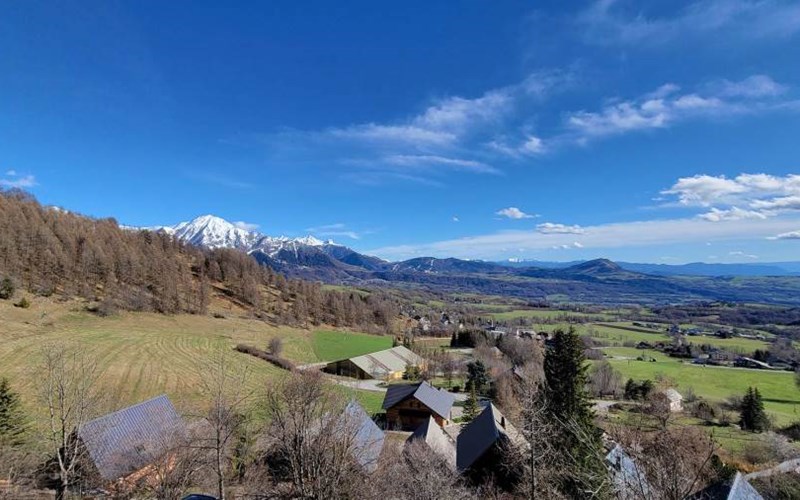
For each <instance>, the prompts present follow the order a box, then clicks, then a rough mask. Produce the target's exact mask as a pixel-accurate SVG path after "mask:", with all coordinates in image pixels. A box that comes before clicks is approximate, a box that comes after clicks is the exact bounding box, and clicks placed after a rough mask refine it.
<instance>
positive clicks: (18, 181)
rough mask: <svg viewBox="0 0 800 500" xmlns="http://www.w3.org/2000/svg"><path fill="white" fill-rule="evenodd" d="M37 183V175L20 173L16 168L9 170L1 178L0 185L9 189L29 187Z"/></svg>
mask: <svg viewBox="0 0 800 500" xmlns="http://www.w3.org/2000/svg"><path fill="white" fill-rule="evenodd" d="M36 185H37V184H36V177H34V176H33V175H19V174H18V173H17V172H16V170H9V171H7V172H6V173H5V178H0V187H4V188H8V189H28V188H32V187H34V186H36Z"/></svg>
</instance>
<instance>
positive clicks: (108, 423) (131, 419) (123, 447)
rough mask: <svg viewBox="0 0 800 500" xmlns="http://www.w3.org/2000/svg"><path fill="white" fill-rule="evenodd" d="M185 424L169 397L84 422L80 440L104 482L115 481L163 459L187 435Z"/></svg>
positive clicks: (159, 397)
mask: <svg viewBox="0 0 800 500" xmlns="http://www.w3.org/2000/svg"><path fill="white" fill-rule="evenodd" d="M186 435H187V433H186V425H185V424H184V422H183V420H182V419H181V417H180V416H179V415H178V413H177V412H176V411H175V407H174V406H173V405H172V402H171V401H170V400H169V398H167V396H158V397H156V398H153V399H151V400H148V401H144V402H142V403H139V404H136V405H133V406H130V407H128V408H125V409H123V410H119V411H116V412H114V413H109V414H108V415H105V416H102V417H100V418H96V419H94V420H91V421H89V422H87V423H85V424H83V425H82V426H81V427H80V428H79V429H78V430H77V436H78V439H80V441H81V443H82V444H83V446H84V447H85V448H86V451H87V452H88V458H89V461H90V462H91V465H92V466H93V468H94V469H95V471H96V472H97V473H98V474H99V476H100V477H101V478H102V479H103V480H105V481H115V480H117V479H121V478H125V477H128V476H130V475H131V474H133V473H135V472H137V471H140V470H141V469H143V468H145V467H146V466H148V465H150V464H152V463H154V462H155V461H157V460H159V459H161V458H162V457H164V456H165V455H166V454H168V453H169V452H170V451H171V450H173V449H174V448H175V446H177V445H178V444H180V442H181V440H182V439H184V438H185V437H186Z"/></svg>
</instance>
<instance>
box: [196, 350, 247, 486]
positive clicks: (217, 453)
mask: <svg viewBox="0 0 800 500" xmlns="http://www.w3.org/2000/svg"><path fill="white" fill-rule="evenodd" d="M204 370H205V371H204V372H203V373H202V374H201V378H202V380H203V392H204V393H205V395H206V397H207V398H209V400H210V401H209V402H210V408H209V411H208V413H207V414H206V415H205V418H204V420H205V424H206V425H207V426H208V428H209V435H210V438H208V439H206V442H205V443H204V445H203V447H204V448H206V449H209V450H211V451H212V454H213V459H212V469H213V471H214V474H215V476H216V483H217V484H216V490H217V498H219V499H220V500H225V498H226V480H227V477H228V474H229V470H230V464H231V462H232V460H233V456H232V454H233V441H234V438H235V437H236V436H237V435H239V434H240V433H241V432H243V430H244V429H245V426H246V425H247V423H248V415H247V405H248V404H249V402H251V401H252V396H253V391H252V390H251V389H250V388H249V372H248V370H247V368H246V366H243V365H242V364H241V363H237V361H236V360H235V359H233V354H232V353H231V352H229V351H228V350H226V349H224V348H220V349H219V350H218V351H217V352H216V353H215V354H214V360H213V362H212V363H211V365H210V366H205V367H204Z"/></svg>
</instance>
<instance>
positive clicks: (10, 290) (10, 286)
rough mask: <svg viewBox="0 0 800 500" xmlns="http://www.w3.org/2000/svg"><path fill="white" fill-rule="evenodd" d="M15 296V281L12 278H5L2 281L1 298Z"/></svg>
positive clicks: (5, 298)
mask: <svg viewBox="0 0 800 500" xmlns="http://www.w3.org/2000/svg"><path fill="white" fill-rule="evenodd" d="M13 296H14V282H13V281H11V278H8V277H6V278H3V281H0V299H3V300H7V299H10V298H11V297H13Z"/></svg>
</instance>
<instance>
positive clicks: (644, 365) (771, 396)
mask: <svg viewBox="0 0 800 500" xmlns="http://www.w3.org/2000/svg"><path fill="white" fill-rule="evenodd" d="M647 354H654V353H652V352H650V351H647ZM654 357H655V356H654ZM656 359H658V361H657V362H648V361H635V360H618V359H611V360H609V363H611V365H612V366H613V367H614V368H616V369H617V370H618V371H619V372H620V373H622V376H623V379H624V380H627V379H628V378H633V379H636V380H644V379H651V380H655V379H656V377H658V376H664V377H668V378H669V379H671V380H672V381H673V382H674V383H675V384H676V386H677V388H678V390H679V391H680V390H684V391H685V390H686V389H688V388H691V389H692V390H693V391H694V392H695V394H697V395H698V396H701V397H703V398H706V399H708V400H709V401H717V402H720V401H724V400H725V399H726V398H728V397H729V396H732V395H743V394H744V392H745V391H746V390H747V388H748V387H751V386H752V387H758V390H759V391H760V392H761V395H762V396H763V397H764V406H765V408H766V410H767V412H768V413H770V414H772V415H773V416H774V417H775V418H776V420H777V422H778V423H779V424H780V425H785V424H788V423H790V422H793V421H796V420H800V389H798V388H797V387H796V386H795V384H794V375H793V374H792V373H788V372H780V371H763V370H745V369H742V368H727V367H713V366H707V367H703V366H701V365H694V364H691V363H681V362H679V361H677V360H675V359H671V358H666V359H663V360H661V359H659V358H656Z"/></svg>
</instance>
